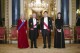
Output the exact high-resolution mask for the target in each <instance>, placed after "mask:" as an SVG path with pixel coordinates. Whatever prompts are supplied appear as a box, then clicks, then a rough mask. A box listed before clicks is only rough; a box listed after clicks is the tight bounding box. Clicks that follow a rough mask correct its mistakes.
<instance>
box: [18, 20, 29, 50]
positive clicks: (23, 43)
mask: <svg viewBox="0 0 80 53" xmlns="http://www.w3.org/2000/svg"><path fill="white" fill-rule="evenodd" d="M21 23H22V21H21V19H19V20H18V24H17V29H18V27H19V26H20V25H21ZM26 30H27V20H25V22H24V24H23V26H22V27H21V28H20V29H19V30H18V48H28V47H29V44H28V38H27V33H26Z"/></svg>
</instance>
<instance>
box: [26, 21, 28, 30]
mask: <svg viewBox="0 0 80 53" xmlns="http://www.w3.org/2000/svg"><path fill="white" fill-rule="evenodd" d="M25 28H26V30H27V29H28V28H27V20H26V21H25Z"/></svg>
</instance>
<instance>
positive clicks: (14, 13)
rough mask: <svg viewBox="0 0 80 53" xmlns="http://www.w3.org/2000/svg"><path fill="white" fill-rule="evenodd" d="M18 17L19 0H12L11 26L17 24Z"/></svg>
mask: <svg viewBox="0 0 80 53" xmlns="http://www.w3.org/2000/svg"><path fill="white" fill-rule="evenodd" d="M19 18H20V0H12V26H16V25H17V20H18V19H19Z"/></svg>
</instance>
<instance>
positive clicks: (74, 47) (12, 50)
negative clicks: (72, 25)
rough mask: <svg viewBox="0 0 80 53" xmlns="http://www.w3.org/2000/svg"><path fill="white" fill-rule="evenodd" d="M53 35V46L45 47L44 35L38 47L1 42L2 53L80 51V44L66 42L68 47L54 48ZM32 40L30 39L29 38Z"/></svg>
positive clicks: (63, 52)
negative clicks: (21, 46) (22, 47)
mask: <svg viewBox="0 0 80 53" xmlns="http://www.w3.org/2000/svg"><path fill="white" fill-rule="evenodd" d="M53 40H54V39H53V36H52V47H51V48H50V49H48V48H46V49H43V44H42V37H39V38H38V41H37V43H38V48H37V49H36V48H33V49H31V48H26V49H19V48H17V44H0V53H80V44H66V48H62V49H60V48H54V41H53ZM29 41H30V40H29Z"/></svg>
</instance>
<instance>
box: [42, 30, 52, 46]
mask: <svg viewBox="0 0 80 53" xmlns="http://www.w3.org/2000/svg"><path fill="white" fill-rule="evenodd" d="M42 36H43V44H44V47H46V38H47V41H48V47H51V31H48V30H46V29H43V30H42Z"/></svg>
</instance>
